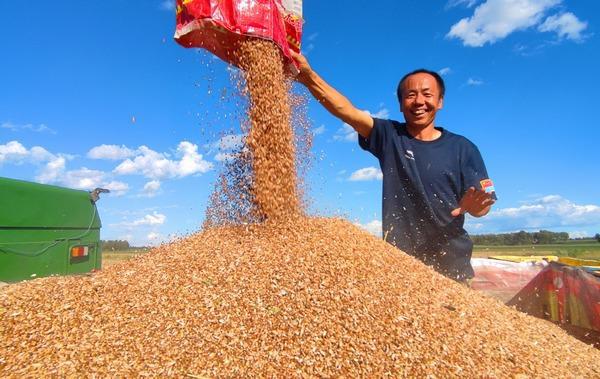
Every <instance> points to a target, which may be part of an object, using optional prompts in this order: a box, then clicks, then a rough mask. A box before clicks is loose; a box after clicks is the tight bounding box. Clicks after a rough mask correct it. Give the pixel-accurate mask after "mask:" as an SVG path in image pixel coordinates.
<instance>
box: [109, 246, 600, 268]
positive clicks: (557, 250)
mask: <svg viewBox="0 0 600 379" xmlns="http://www.w3.org/2000/svg"><path fill="white" fill-rule="evenodd" d="M146 252H148V249H131V250H122V251H121V250H115V251H106V252H102V266H103V267H108V266H111V265H113V264H115V263H117V262H121V261H124V260H127V259H131V258H132V257H134V256H136V255H140V254H144V253H146ZM494 255H518V256H530V255H534V256H535V255H556V256H559V257H571V258H579V259H594V260H600V243H597V242H589V241H586V242H583V243H582V242H577V241H574V242H568V243H560V244H553V245H518V246H517V245H514V246H483V245H476V246H475V247H474V248H473V257H474V258H487V257H489V256H494Z"/></svg>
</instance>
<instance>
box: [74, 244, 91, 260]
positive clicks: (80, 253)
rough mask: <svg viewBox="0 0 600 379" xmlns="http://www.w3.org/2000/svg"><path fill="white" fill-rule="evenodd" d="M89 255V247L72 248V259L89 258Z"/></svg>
mask: <svg viewBox="0 0 600 379" xmlns="http://www.w3.org/2000/svg"><path fill="white" fill-rule="evenodd" d="M88 254H89V247H88V246H73V247H72V248H71V258H79V257H87V256H88Z"/></svg>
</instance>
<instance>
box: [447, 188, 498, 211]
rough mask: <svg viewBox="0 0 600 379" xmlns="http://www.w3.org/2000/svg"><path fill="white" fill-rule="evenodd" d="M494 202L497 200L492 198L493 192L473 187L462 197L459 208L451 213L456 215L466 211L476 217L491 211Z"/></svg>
mask: <svg viewBox="0 0 600 379" xmlns="http://www.w3.org/2000/svg"><path fill="white" fill-rule="evenodd" d="M494 202H495V200H494V199H493V198H492V194H491V193H486V192H485V191H483V190H476V189H475V187H471V188H469V189H468V190H467V192H465V194H464V195H463V197H462V199H460V203H459V204H458V208H456V209H455V210H453V211H452V213H451V214H452V216H454V217H458V216H460V215H461V214H465V213H469V214H470V215H471V216H474V217H481V216H485V215H486V214H487V213H488V212H489V211H490V208H491V207H492V204H494Z"/></svg>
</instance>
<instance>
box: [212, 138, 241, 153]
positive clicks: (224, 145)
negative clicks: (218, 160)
mask: <svg viewBox="0 0 600 379" xmlns="http://www.w3.org/2000/svg"><path fill="white" fill-rule="evenodd" d="M243 143H244V135H243V134H228V135H225V136H223V137H221V138H220V139H219V140H218V141H217V142H215V144H214V147H215V148H217V149H219V150H221V151H227V150H235V149H239V148H240V147H241V146H242V144H243Z"/></svg>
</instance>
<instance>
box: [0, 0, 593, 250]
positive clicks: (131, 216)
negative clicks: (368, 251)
mask: <svg viewBox="0 0 600 379" xmlns="http://www.w3.org/2000/svg"><path fill="white" fill-rule="evenodd" d="M599 8H600V5H598V4H597V2H594V1H572V0H480V1H477V0H450V1H442V0H440V1H427V2H425V1H414V0H410V1H409V0H406V1H403V0H393V1H392V0H381V1H378V2H373V3H369V4H368V6H367V5H365V3H364V2H348V1H338V0H332V1H326V2H321V1H319V2H316V1H305V2H304V18H305V20H306V22H305V32H304V39H303V50H304V52H305V54H306V55H307V57H308V59H309V61H310V63H311V65H312V66H313V68H314V69H315V70H317V71H318V72H319V73H320V74H321V75H322V76H323V77H324V78H325V79H326V80H327V81H328V82H330V83H331V84H332V85H333V86H334V87H336V88H338V89H339V90H340V91H341V92H342V93H344V94H345V95H346V96H348V97H349V98H350V99H351V100H352V101H353V103H354V104H355V105H356V106H357V107H359V108H361V109H364V110H368V111H369V112H371V113H372V114H376V115H378V116H380V117H389V118H393V119H399V120H402V115H401V113H400V112H399V109H398V104H397V100H396V98H395V88H396V85H397V82H398V80H399V78H400V77H401V76H402V75H403V74H405V73H406V72H408V71H410V70H413V69H415V68H420V67H425V68H429V69H432V70H436V71H438V72H440V73H441V74H443V76H444V78H445V80H446V84H447V93H446V98H445V104H444V109H443V110H442V111H441V112H439V113H438V120H437V125H439V126H443V127H445V128H447V129H449V130H451V131H453V132H455V133H458V134H462V135H464V136H466V137H467V138H469V139H471V140H472V141H473V142H475V143H476V144H477V145H478V147H479V148H480V150H481V152H482V154H483V157H484V160H485V162H486V165H487V168H488V171H489V173H490V176H491V178H492V179H493V180H494V183H495V187H496V190H497V193H498V197H499V201H498V202H497V204H496V205H495V206H494V209H493V211H492V213H490V215H489V216H487V217H485V218H481V219H472V218H469V219H468V220H467V224H466V226H467V230H468V231H469V232H470V233H473V234H478V233H498V232H512V231H518V230H529V231H533V230H539V229H549V230H554V231H567V232H569V233H571V235H572V236H575V237H577V236H586V235H593V234H595V233H598V232H600V196H599V195H600V191H599V190H598V188H600V178H599V177H598V175H597V168H598V163H599V161H600V159H599V158H598V157H599V154H598V149H597V147H596V145H597V141H598V140H600V130H599V128H598V126H597V120H596V118H595V117H594V116H595V114H594V111H595V109H596V108H597V106H598V100H599V95H598V91H599V90H600V77H599V76H598V75H597V74H596V73H597V70H598V67H600V59H599V58H600V46H599V40H598V31H597V27H598V25H599V23H600V20H599V17H600V9H599ZM174 23H175V17H174V11H173V7H172V4H171V3H170V2H169V1H162V0H144V1H141V0H139V1H125V0H105V1H100V0H94V1H87V2H80V1H78V2H75V1H67V0H65V1H59V2H58V1H56V2H49V1H41V0H32V1H28V2H27V4H21V3H19V2H14V1H2V2H1V3H0V51H1V54H0V89H1V90H0V176H5V177H10V178H17V179H24V180H31V181H37V182H43V183H49V184H56V185H61V186H67V187H72V188H81V189H93V188H95V187H107V188H110V189H112V194H110V195H108V196H104V198H103V199H102V200H101V201H100V202H99V203H98V207H99V211H100V214H101V217H102V221H103V225H104V227H103V230H102V238H104V239H128V240H130V241H131V242H132V243H134V244H137V245H142V244H156V243H158V242H160V241H165V240H168V239H170V238H172V237H173V236H176V235H184V234H187V233H190V232H193V231H195V230H197V229H198V228H199V227H200V225H201V223H202V221H203V220H204V211H205V208H206V203H207V199H208V196H209V194H210V192H211V191H212V188H213V183H214V180H215V177H216V175H217V173H218V168H219V165H220V160H221V159H222V157H223V155H224V154H226V153H227V147H228V146H230V145H232V144H233V143H234V142H235V140H236V137H235V135H236V134H239V133H240V131H239V115H240V110H239V108H236V100H235V99H236V98H235V95H234V91H232V88H233V87H232V85H231V84H230V79H229V76H230V72H229V71H230V70H228V67H227V65H225V64H223V63H222V62H220V61H218V60H216V59H213V58H212V57H211V56H210V55H209V54H207V53H205V52H202V51H199V50H195V49H184V48H182V47H180V46H178V45H177V44H176V43H175V42H174V41H173V38H172V36H173V33H174V26H175V25H174ZM308 112H309V116H310V118H311V120H312V122H313V130H314V134H315V144H314V148H313V152H314V154H315V156H316V157H317V159H315V162H314V164H313V166H312V169H311V171H310V173H309V176H308V182H309V184H310V188H311V191H310V197H311V199H312V201H313V209H312V211H313V212H314V213H319V214H324V215H343V216H344V217H347V218H349V219H350V220H352V221H354V222H356V223H360V224H361V225H363V226H365V227H366V228H368V229H369V230H372V231H374V232H377V231H378V230H380V228H381V226H380V225H381V224H380V219H381V180H380V177H381V176H380V172H379V169H378V164H377V161H376V160H375V159H374V158H373V157H372V156H370V155H369V154H368V153H366V152H363V151H362V150H360V149H359V148H358V146H357V144H356V136H355V134H354V133H353V132H351V131H348V127H347V126H345V125H343V124H342V123H341V122H340V121H338V120H336V119H335V118H333V117H331V116H330V115H328V114H327V113H326V111H324V110H323V109H322V108H321V107H320V106H319V105H318V104H317V103H315V102H314V101H311V103H310V104H309V109H308ZM228 135H233V137H231V136H230V137H227V136H228Z"/></svg>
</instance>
